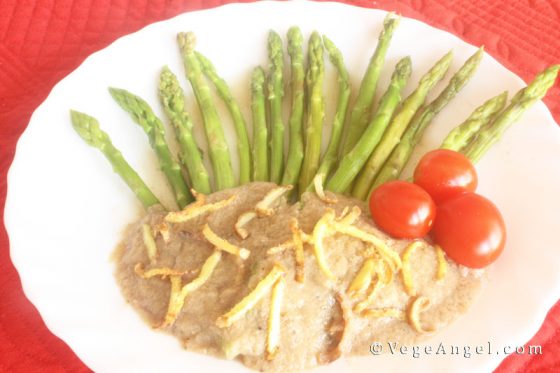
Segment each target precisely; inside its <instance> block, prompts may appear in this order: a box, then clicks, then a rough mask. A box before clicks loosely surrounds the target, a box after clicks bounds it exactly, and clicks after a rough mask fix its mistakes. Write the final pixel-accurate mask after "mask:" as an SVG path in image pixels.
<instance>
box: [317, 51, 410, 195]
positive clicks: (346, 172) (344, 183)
mask: <svg viewBox="0 0 560 373" xmlns="http://www.w3.org/2000/svg"><path fill="white" fill-rule="evenodd" d="M411 70H412V62H411V60H410V57H405V58H403V59H401V60H400V61H399V62H398V63H397V65H396V67H395V71H394V72H393V75H392V77H391V83H390V84H389V87H388V88H387V91H386V92H385V94H384V95H383V97H382V98H381V101H380V102H379V108H378V109H377V112H376V113H375V115H374V117H373V118H372V120H371V121H370V123H369V124H368V126H367V128H366V130H365V132H364V134H363V135H362V136H361V137H360V140H358V142H357V143H356V145H355V146H354V147H353V148H352V150H351V151H350V152H349V153H348V154H347V155H346V156H344V157H343V158H342V159H341V160H340V164H339V166H338V168H337V170H336V171H335V173H334V174H333V176H332V177H331V178H330V180H329V181H328V183H327V189H328V190H330V191H332V192H338V193H343V192H344V191H345V190H346V189H347V188H348V187H349V186H350V185H351V183H352V181H353V180H354V178H355V177H356V175H358V173H359V172H360V170H361V169H362V167H363V166H364V164H365V163H366V161H367V159H368V157H369V156H370V154H371V153H372V151H373V149H375V146H376V145H377V144H378V143H379V140H380V139H381V136H382V135H383V132H384V131H385V129H386V128H387V126H388V125H389V122H390V121H391V117H392V116H393V113H394V111H395V110H396V108H397V106H398V105H399V103H400V102H401V98H402V96H401V94H402V91H403V89H404V87H405V86H406V82H407V81H408V78H409V77H410V73H411Z"/></svg>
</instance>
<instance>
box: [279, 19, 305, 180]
mask: <svg viewBox="0 0 560 373" xmlns="http://www.w3.org/2000/svg"><path fill="white" fill-rule="evenodd" d="M288 54H289V55H290V63H291V64H290V66H291V86H292V112H291V114H290V120H289V128H290V147H289V151H288V159H287V161H286V168H285V169H284V175H283V176H282V184H284V185H295V184H296V183H297V181H298V178H299V173H300V170H301V164H302V161H303V114H304V108H305V93H304V91H305V69H304V66H303V35H302V34H301V31H300V29H299V28H298V27H292V28H290V29H289V30H288Z"/></svg>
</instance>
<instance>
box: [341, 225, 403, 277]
mask: <svg viewBox="0 0 560 373" xmlns="http://www.w3.org/2000/svg"><path fill="white" fill-rule="evenodd" d="M330 224H331V226H332V228H333V229H334V230H336V231H337V232H340V233H343V234H346V235H348V236H351V237H354V238H357V239H359V240H362V241H364V242H367V243H369V244H372V245H373V246H375V248H376V249H377V251H378V252H379V255H380V256H381V257H382V258H387V259H388V260H389V261H390V263H391V266H392V269H393V271H394V272H396V271H398V270H399V269H400V268H401V267H402V262H401V258H400V256H399V254H397V253H396V252H395V251H393V250H391V249H390V248H389V247H388V246H387V245H386V244H385V243H384V242H383V240H382V239H380V238H378V237H376V236H374V235H373V234H371V233H367V232H365V231H363V230H361V229H359V228H358V227H356V226H353V225H349V224H342V223H340V222H337V221H332V222H331V223H330Z"/></svg>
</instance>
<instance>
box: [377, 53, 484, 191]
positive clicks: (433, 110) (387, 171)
mask: <svg viewBox="0 0 560 373" xmlns="http://www.w3.org/2000/svg"><path fill="white" fill-rule="evenodd" d="M483 54H484V49H483V48H479V49H478V51H476V53H475V54H473V55H472V56H471V57H470V58H469V59H467V61H465V63H464V64H463V66H461V68H460V69H459V70H458V71H457V72H456V73H455V75H453V77H452V78H451V80H450V81H449V84H448V85H447V87H445V89H444V90H443V91H442V92H441V93H440V94H439V96H438V97H437V98H436V99H435V100H433V101H432V102H431V103H430V104H429V105H427V106H426V107H425V108H424V109H423V110H422V111H419V112H418V113H417V114H416V116H415V117H414V118H413V119H412V122H411V123H410V125H409V126H408V128H407V129H406V131H405V133H404V135H403V136H402V138H401V141H400V142H399V144H398V145H397V146H396V147H395V149H393V152H392V153H391V155H390V156H389V159H388V160H387V161H386V162H385V164H384V165H383V167H382V168H381V171H380V172H379V174H378V175H377V177H376V178H375V181H374V183H373V186H372V188H371V189H372V190H373V189H375V188H377V187H378V186H379V185H381V184H383V183H386V182H388V181H391V180H395V179H397V178H398V177H399V176H400V174H401V172H402V170H403V169H404V167H405V166H406V163H407V162H408V160H409V159H410V156H411V154H412V151H413V150H414V147H415V146H416V144H418V142H419V141H420V139H421V138H422V136H423V134H424V131H425V130H426V127H427V126H428V125H429V124H430V123H431V122H432V120H433V118H434V117H435V116H436V115H437V114H438V113H439V112H440V111H441V110H442V109H443V108H444V107H445V106H446V105H447V104H448V103H449V102H450V101H451V100H452V99H453V98H454V97H455V96H456V95H457V93H458V92H459V91H460V90H461V89H462V88H463V87H464V86H465V84H466V83H467V82H468V81H469V80H470V79H471V78H472V76H473V75H474V73H475V71H476V70H477V68H478V65H479V64H480V60H481V59H482V56H483Z"/></svg>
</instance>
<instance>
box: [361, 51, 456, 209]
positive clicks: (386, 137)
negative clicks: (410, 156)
mask: <svg viewBox="0 0 560 373" xmlns="http://www.w3.org/2000/svg"><path fill="white" fill-rule="evenodd" d="M451 60H452V54H451V52H449V53H447V54H446V55H445V56H443V57H442V58H441V59H440V60H439V61H438V62H437V63H436V64H435V65H434V66H433V67H432V68H431V69H430V70H429V71H428V72H427V73H426V74H425V75H424V76H423V77H422V79H420V83H419V84H418V88H416V90H415V91H414V92H412V94H411V95H410V96H408V97H407V98H406V100H405V101H404V102H403V104H402V106H401V108H400V110H399V111H398V113H397V114H395V116H394V118H393V119H392V121H391V124H389V127H388V128H387V130H386V131H385V133H384V134H383V137H382V138H381V141H380V142H379V144H378V145H377V147H376V148H375V150H374V151H373V153H372V154H371V156H370V157H369V159H368V161H367V163H366V165H365V166H364V168H363V169H362V172H361V174H360V176H359V177H358V178H357V180H356V183H355V185H354V188H353V190H352V195H353V196H354V197H356V198H360V199H365V198H366V197H367V195H368V192H369V190H370V187H371V184H372V183H373V181H374V180H375V177H376V176H377V174H378V173H379V170H380V169H381V167H382V166H383V164H384V163H385V161H386V160H387V158H388V157H389V155H390V154H391V152H392V151H393V149H394V148H395V146H396V145H397V144H398V143H399V141H400V138H401V136H402V134H403V133H404V131H405V130H406V127H407V126H408V124H409V123H410V120H411V119H412V117H413V116H414V114H415V113H416V111H417V110H418V109H419V108H420V107H421V106H422V105H423V103H424V101H425V99H426V96H427V95H428V93H429V92H430V90H431V89H432V88H433V87H434V85H435V84H436V83H437V82H439V81H440V80H441V79H442V78H443V76H444V75H445V73H446V72H447V69H448V68H449V65H450V64H451Z"/></svg>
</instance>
